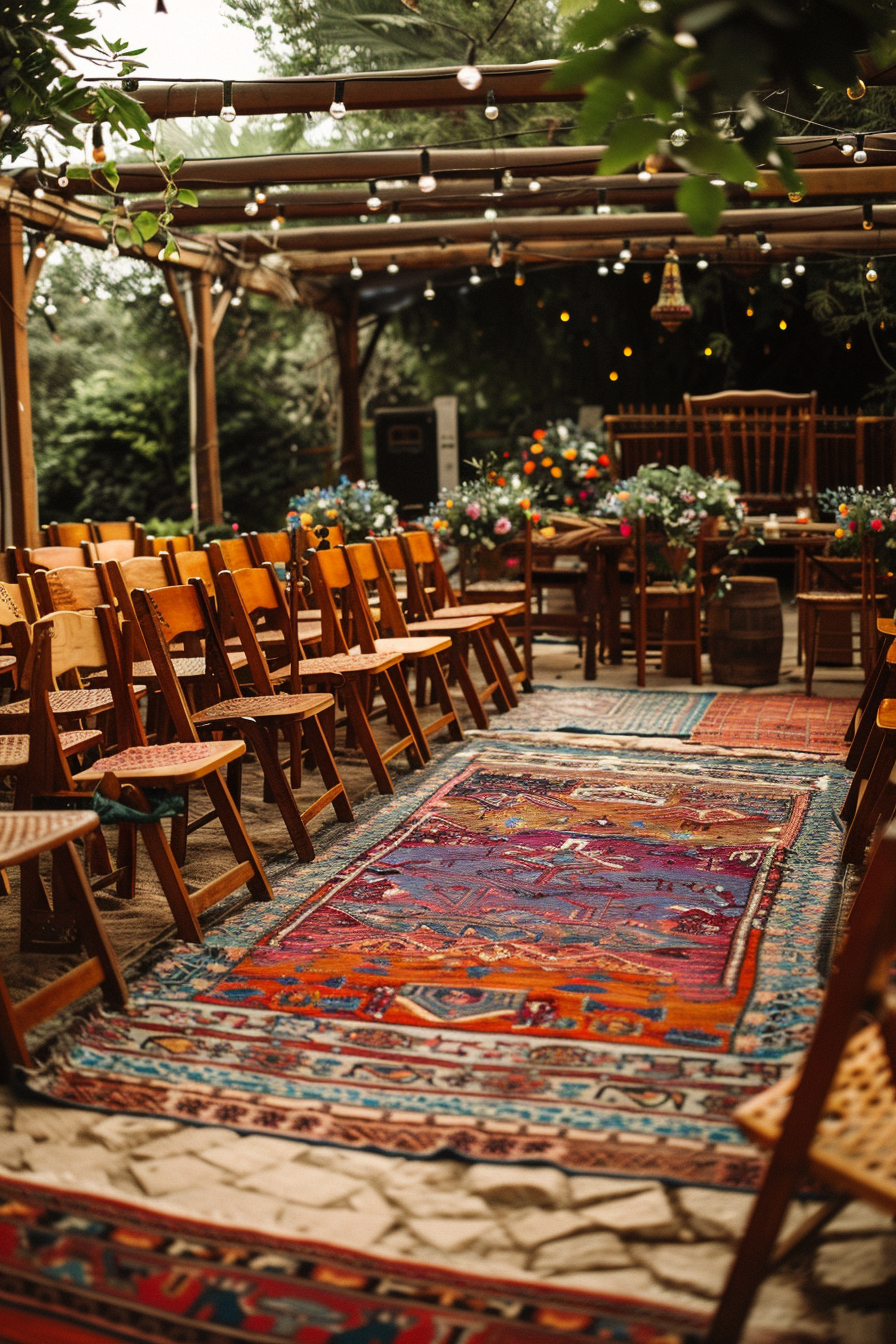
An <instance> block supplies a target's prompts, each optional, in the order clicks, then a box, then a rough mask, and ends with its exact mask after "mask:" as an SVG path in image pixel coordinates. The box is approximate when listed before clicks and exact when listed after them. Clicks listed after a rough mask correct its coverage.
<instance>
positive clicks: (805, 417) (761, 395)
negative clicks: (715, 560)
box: [684, 391, 817, 511]
mask: <svg viewBox="0 0 896 1344" xmlns="http://www.w3.org/2000/svg"><path fill="white" fill-rule="evenodd" d="M816 400H817V398H816V394H815V393H814V392H807V393H805V394H803V393H787V392H768V391H761V392H734V391H732V392H715V393H712V394H710V395H708V396H699V397H695V396H690V395H688V394H685V398H684V404H685V415H686V419H687V431H688V463H689V465H690V466H692V467H694V468H695V469H696V470H697V471H699V472H701V473H702V474H703V475H704V476H711V475H713V474H714V473H715V472H721V473H723V474H724V475H726V476H730V477H733V479H734V480H736V481H739V482H740V487H741V494H742V495H743V497H744V498H745V499H746V500H748V502H749V503H750V505H751V507H754V508H756V509H761V508H766V507H767V508H770V509H771V510H773V511H777V510H778V509H781V508H783V507H784V506H785V505H796V504H797V503H807V504H808V503H811V502H812V501H813V500H814V498H815V495H816V493H817V470H816V448H815V430H816Z"/></svg>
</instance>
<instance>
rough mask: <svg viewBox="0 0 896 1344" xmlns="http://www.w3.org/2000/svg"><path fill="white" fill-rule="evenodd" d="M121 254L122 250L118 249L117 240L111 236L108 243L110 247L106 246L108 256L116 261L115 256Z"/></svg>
mask: <svg viewBox="0 0 896 1344" xmlns="http://www.w3.org/2000/svg"><path fill="white" fill-rule="evenodd" d="M120 255H121V254H120V252H119V250H118V244H117V243H116V241H115V239H114V238H110V239H109V245H108V247H107V248H106V256H107V257H111V258H112V260H113V261H114V260H115V258H116V257H117V256H120Z"/></svg>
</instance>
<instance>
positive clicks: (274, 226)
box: [271, 215, 281, 233]
mask: <svg viewBox="0 0 896 1344" xmlns="http://www.w3.org/2000/svg"><path fill="white" fill-rule="evenodd" d="M271 228H272V229H273V230H274V233H279V232H280V229H281V224H280V219H279V216H277V215H275V216H274V218H273V219H272V220H271Z"/></svg>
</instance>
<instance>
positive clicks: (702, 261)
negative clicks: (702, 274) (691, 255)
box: [697, 252, 709, 271]
mask: <svg viewBox="0 0 896 1344" xmlns="http://www.w3.org/2000/svg"><path fill="white" fill-rule="evenodd" d="M708 265H709V262H708V261H707V260H706V258H705V257H704V255H703V253H702V252H701V253H700V256H699V257H698V258H697V270H698V271H705V270H706V268H707V266H708Z"/></svg>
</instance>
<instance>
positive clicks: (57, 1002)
mask: <svg viewBox="0 0 896 1344" xmlns="http://www.w3.org/2000/svg"><path fill="white" fill-rule="evenodd" d="M99 824H100V819H99V817H98V816H97V814H96V813H95V812H90V811H78V812H49V811H47V812H4V813H3V814H2V815H0V869H3V870H5V869H7V868H13V867H18V868H21V870H22V886H23V888H26V887H29V886H31V887H34V888H37V887H40V890H41V891H42V893H43V900H44V902H45V903H46V904H47V906H48V907H49V901H48V900H47V894H46V888H45V887H44V885H43V880H42V878H41V876H40V869H39V866H38V865H39V861H40V856H41V855H42V854H50V855H51V856H52V859H51V862H52V882H51V885H52V891H53V916H54V918H55V920H56V922H57V923H58V924H59V925H62V926H63V927H65V926H66V925H69V926H70V925H73V926H74V928H75V929H76V930H77V935H78V941H79V942H80V943H81V944H82V945H83V947H84V948H85V949H86V951H87V956H88V960H87V961H86V962H83V963H82V964H81V965H80V966H76V967H74V968H73V969H72V970H69V971H66V972H65V974H63V975H60V976H58V977H57V978H56V979H55V980H53V981H52V983H50V984H49V985H45V986H43V988H42V989H39V990H37V991H35V993H33V994H30V995H29V996H28V997H27V998H26V999H24V1000H22V1001H21V1002H19V1003H14V1002H13V1000H12V998H11V996H10V994H9V991H8V989H7V987H6V983H5V981H4V979H3V976H2V974H0V1051H2V1054H3V1057H4V1062H5V1064H6V1066H7V1068H8V1069H11V1068H12V1067H14V1066H15V1065H19V1066H21V1067H22V1068H26V1069H30V1068H32V1067H33V1063H34V1061H33V1060H32V1058H31V1053H30V1051H29V1049H28V1045H27V1042H26V1040H25V1033H26V1032H27V1031H29V1030H30V1029H31V1028H32V1027H36V1026H38V1025H39V1024H40V1023H41V1022H45V1021H46V1019H47V1018H48V1017H52V1016H53V1015H54V1014H55V1013H58V1012H61V1010H62V1009H63V1008H67V1007H68V1005H69V1004H70V1003H74V1002H75V1001H76V1000H77V999H80V998H82V997H83V996H84V995H85V994H89V993H90V991H91V990H94V989H97V988H99V989H101V990H102V993H103V997H104V998H105V1000H106V1002H107V1003H108V1004H110V1005H111V1006H112V1007H113V1008H123V1007H124V1005H125V1004H126V1003H127V1001H128V991H127V986H126V985H125V982H124V978H123V976H122V974H121V970H120V968H119V965H118V960H117V958H116V956H115V952H114V951H113V949H112V945H111V943H110V942H109V939H108V937H107V935H106V931H105V929H104V928H103V924H102V920H101V919H100V915H99V911H98V910H97V908H96V902H95V901H94V897H93V891H92V890H91V887H90V883H89V882H88V880H87V877H86V875H85V872H84V869H83V867H82V864H81V859H80V856H79V854H78V851H77V850H76V849H75V844H74V842H75V841H76V840H80V839H86V838H87V837H88V836H90V834H91V833H92V832H95V831H96V830H97V829H98V828H99Z"/></svg>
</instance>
